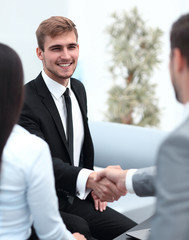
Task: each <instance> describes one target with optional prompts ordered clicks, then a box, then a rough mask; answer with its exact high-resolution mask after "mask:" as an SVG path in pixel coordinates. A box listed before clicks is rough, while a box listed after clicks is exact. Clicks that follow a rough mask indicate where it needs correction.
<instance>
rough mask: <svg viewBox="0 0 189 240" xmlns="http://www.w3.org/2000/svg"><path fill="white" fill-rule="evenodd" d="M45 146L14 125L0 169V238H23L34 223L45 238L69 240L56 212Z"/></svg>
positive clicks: (71, 236) (55, 199)
mask: <svg viewBox="0 0 189 240" xmlns="http://www.w3.org/2000/svg"><path fill="white" fill-rule="evenodd" d="M54 185H55V184H54V176H53V168H52V160H51V157H50V151H49V148H48V145H47V144H46V143H45V142H44V141H43V140H42V139H40V138H38V137H37V136H35V135H32V134H30V133H29V132H27V131H26V130H25V129H23V128H22V127H20V126H18V125H16V126H15V127H14V128H13V131H12V133H11V135H10V137H9V139H8V141H7V144H6V146H5V148H4V151H3V156H2V166H1V170H0V239H1V240H17V239H18V240H22V239H23V240H26V239H27V238H29V236H30V233H31V229H30V227H31V225H32V223H33V224H34V227H35V230H36V232H37V235H38V237H39V238H40V239H45V240H72V239H75V238H74V237H73V235H72V234H71V233H70V232H69V231H68V230H67V229H66V226H65V225H64V223H63V221H62V219H61V217H60V215H59V211H58V201H57V197H56V192H55V187H54Z"/></svg>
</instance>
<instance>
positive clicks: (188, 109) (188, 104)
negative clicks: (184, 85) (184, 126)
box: [183, 102, 189, 120]
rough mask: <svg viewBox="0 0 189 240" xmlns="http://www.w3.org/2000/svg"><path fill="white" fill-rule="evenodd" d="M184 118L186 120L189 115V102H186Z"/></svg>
mask: <svg viewBox="0 0 189 240" xmlns="http://www.w3.org/2000/svg"><path fill="white" fill-rule="evenodd" d="M183 113H184V114H183V120H186V119H187V118H188V117H189V102H187V103H186V104H184V112H183Z"/></svg>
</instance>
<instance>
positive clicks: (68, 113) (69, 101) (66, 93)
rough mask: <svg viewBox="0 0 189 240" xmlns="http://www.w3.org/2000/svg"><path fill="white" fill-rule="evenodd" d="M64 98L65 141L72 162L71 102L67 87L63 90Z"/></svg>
mask: <svg viewBox="0 0 189 240" xmlns="http://www.w3.org/2000/svg"><path fill="white" fill-rule="evenodd" d="M64 99H65V103H66V109H67V141H68V146H69V151H70V156H71V161H72V162H73V121H72V103H71V98H70V96H69V88H66V91H65V92H64Z"/></svg>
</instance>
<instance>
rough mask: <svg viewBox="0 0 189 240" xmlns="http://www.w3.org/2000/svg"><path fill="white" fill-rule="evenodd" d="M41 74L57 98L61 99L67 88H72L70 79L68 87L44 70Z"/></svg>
mask: <svg viewBox="0 0 189 240" xmlns="http://www.w3.org/2000/svg"><path fill="white" fill-rule="evenodd" d="M41 74H42V77H43V79H44V81H45V83H46V85H47V88H48V89H49V91H50V92H51V94H52V95H53V96H54V97H55V98H56V99H59V98H60V97H61V96H62V95H63V94H64V92H65V91H66V88H69V90H71V87H70V79H69V81H68V85H67V87H65V86H63V85H62V84H60V83H58V82H56V81H54V80H53V79H51V78H50V77H48V76H47V74H46V73H45V72H44V70H42V73H41ZM69 95H71V91H69Z"/></svg>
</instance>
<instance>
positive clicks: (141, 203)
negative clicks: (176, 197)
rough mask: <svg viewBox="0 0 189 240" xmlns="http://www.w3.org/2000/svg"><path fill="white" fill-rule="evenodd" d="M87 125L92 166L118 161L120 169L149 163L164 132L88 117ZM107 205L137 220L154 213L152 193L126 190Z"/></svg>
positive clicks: (115, 163) (154, 159) (140, 220)
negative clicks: (139, 193)
mask: <svg viewBox="0 0 189 240" xmlns="http://www.w3.org/2000/svg"><path fill="white" fill-rule="evenodd" d="M89 126H90V130H91V134H92V138H93V142H94V148H95V168H96V170H99V169H100V168H104V167H106V166H108V165H120V166H121V167H122V168H123V169H128V168H142V167H147V166H152V165H154V164H155V161H156V155H157V151H158V148H159V145H160V143H161V142H162V140H163V139H164V138H165V137H166V135H167V133H166V132H163V131H160V130H158V129H152V128H143V127H137V126H131V125H124V124H118V123H110V122H95V121H90V122H89ZM108 205H109V206H110V207H112V208H114V209H116V210H117V211H119V212H121V213H123V214H125V215H127V216H128V217H130V218H131V219H133V220H134V221H136V222H137V223H140V222H142V221H143V220H145V219H147V218H148V217H150V216H151V215H152V214H153V213H154V207H155V197H143V198H142V197H138V196H136V195H135V194H127V195H126V196H124V197H121V198H120V199H119V200H118V201H116V202H114V203H109V204H108Z"/></svg>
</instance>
